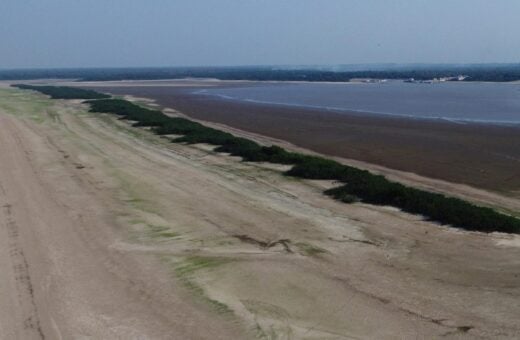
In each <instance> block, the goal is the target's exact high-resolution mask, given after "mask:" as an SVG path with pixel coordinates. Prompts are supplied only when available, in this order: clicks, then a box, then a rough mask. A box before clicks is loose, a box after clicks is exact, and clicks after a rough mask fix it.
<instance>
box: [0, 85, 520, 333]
mask: <svg viewBox="0 0 520 340" xmlns="http://www.w3.org/2000/svg"><path fill="white" fill-rule="evenodd" d="M85 109H86V108H85V107H84V106H82V105H81V104H78V103H77V102H70V101H69V102H63V101H49V100H47V99H43V96H39V95H30V94H28V93H27V92H21V91H13V90H5V89H2V90H0V185H1V187H0V205H1V206H3V208H2V210H0V270H1V272H2V273H3V277H4V278H5V279H4V280H2V281H0V338H6V339H16V338H18V339H38V338H42V335H43V336H45V338H46V339H59V338H63V339H70V338H82V337H91V338H96V339H118V338H124V339H137V338H146V339H148V338H150V339H172V338H174V339H218V338H220V339H242V338H254V337H264V338H279V339H289V338H292V339H302V338H307V339H317V338H320V339H344V338H347V339H349V338H369V339H415V338H424V339H431V338H439V337H441V336H444V337H446V338H448V339H449V338H455V339H464V338H468V339H469V338H475V337H482V338H490V339H491V338H493V339H496V338H518V337H519V336H520V326H519V325H518V315H520V303H519V302H520V288H519V285H518V282H519V280H520V269H519V268H520V263H519V260H518V259H519V258H520V248H518V247H511V246H509V245H506V244H503V241H501V240H506V239H509V238H508V237H506V236H504V235H485V234H480V233H470V232H463V231H459V230H454V229H451V228H448V227H441V226H437V225H435V224H433V223H430V222H427V221H423V220H421V218H420V217H418V216H413V215H409V214H405V213H402V212H399V211H398V210H397V209H393V208H387V207H375V206H371V205H366V204H352V205H346V204H342V203H339V202H336V201H334V200H332V199H330V198H328V197H326V196H324V195H322V194H321V191H322V189H323V188H325V187H330V186H331V184H332V183H329V182H325V181H302V180H296V179H291V178H286V177H284V176H282V175H281V171H282V170H283V167H280V168H276V167H272V166H264V165H262V164H249V163H242V162H239V160H238V159H237V158H236V157H229V156H225V155H220V154H215V153H213V152H212V151H211V148H210V147H208V146H199V145H195V146H184V145H178V144H172V143H169V142H168V141H167V139H165V138H160V137H157V136H153V135H151V134H150V133H149V132H148V131H146V130H144V129H134V128H130V127H128V125H127V124H126V123H124V122H121V121H116V120H114V118H113V117H110V116H108V115H92V114H87V113H82V112H84V111H85ZM395 176H397V177H399V175H398V174H397V173H396V175H395ZM410 180H414V178H411V179H410ZM452 188H453V189H454V190H455V191H457V190H458V188H461V187H460V186H457V185H453V187H452ZM479 192H483V191H479ZM464 194H465V195H471V192H465V193H464ZM485 199H491V198H489V197H486V198H485ZM238 235H240V236H241V237H240V238H238V237H235V236H238ZM255 240H256V241H255ZM280 240H281V242H276V241H280ZM501 242H502V243H501ZM263 245H266V246H263Z"/></svg>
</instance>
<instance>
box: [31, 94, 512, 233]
mask: <svg viewBox="0 0 520 340" xmlns="http://www.w3.org/2000/svg"><path fill="white" fill-rule="evenodd" d="M32 89H37V88H35V87H33V88H32ZM84 95H85V94H84V93H83V94H78V97H77V98H78V99H84ZM85 103H87V104H89V105H90V111H91V112H101V113H111V114H116V115H118V116H120V117H121V119H125V120H130V121H133V122H134V123H133V126H143V127H151V128H152V131H153V132H155V133H156V134H159V135H170V134H172V135H181V137H178V138H174V139H173V142H177V143H190V144H191V143H208V144H212V145H216V146H217V148H216V149H215V151H216V152H225V153H230V154H231V155H234V156H240V157H242V159H243V160H245V161H250V162H270V163H277V164H288V165H293V167H292V168H291V169H290V170H289V171H287V172H286V173H285V174H286V175H288V176H294V177H298V178H305V179H326V180H336V181H338V182H341V183H343V184H342V185H341V186H340V187H337V188H333V189H330V190H327V191H325V194H327V195H329V196H332V197H334V198H336V199H338V200H341V201H343V202H347V203H350V202H356V201H361V202H366V203H370V204H377V205H390V206H394V207H397V208H400V209H402V210H404V211H406V212H410V213H414V214H420V215H423V216H424V217H425V218H427V219H429V220H432V221H435V222H439V223H442V224H449V225H451V226H453V227H457V228H462V229H466V230H474V231H482V232H493V231H500V232H507V233H520V219H517V218H515V217H512V216H509V215H505V214H502V213H499V212H497V211H495V210H493V209H491V208H488V207H481V206H477V205H474V204H472V203H469V202H467V201H464V200H461V199H458V198H453V197H447V196H445V195H442V194H437V193H432V192H428V191H425V190H420V189H416V188H412V187H408V186H405V185H402V184H400V183H396V182H392V181H389V180H388V179H386V178H385V177H384V176H381V175H375V174H372V173H370V172H369V171H366V170H361V169H357V168H354V167H351V166H347V165H343V164H341V163H338V162H336V161H333V160H330V159H326V158H322V157H317V156H310V155H304V154H301V153H295V152H289V151H287V150H285V149H283V148H281V147H278V146H262V145H259V144H258V143H256V142H254V141H252V140H249V139H246V138H241V137H236V136H234V135H232V134H230V133H227V132H224V131H221V130H217V129H213V128H210V127H207V126H204V125H202V124H200V123H198V122H194V121H192V120H189V119H186V118H181V117H169V116H167V115H165V114H164V113H162V112H161V111H158V110H151V109H147V108H143V107H141V106H138V105H136V104H134V103H132V102H129V101H126V100H122V99H100V100H88V101H85Z"/></svg>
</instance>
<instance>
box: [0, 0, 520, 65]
mask: <svg viewBox="0 0 520 340" xmlns="http://www.w3.org/2000/svg"><path fill="white" fill-rule="evenodd" d="M519 14H520V0H0V69H8V68H49V67H51V68H56V67H58V68H59V67H132V66H224V65H314V64H319V65H335V64H358V63H363V64H365V63H487V62H520V20H518V17H519Z"/></svg>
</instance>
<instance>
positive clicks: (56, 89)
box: [13, 84, 110, 99]
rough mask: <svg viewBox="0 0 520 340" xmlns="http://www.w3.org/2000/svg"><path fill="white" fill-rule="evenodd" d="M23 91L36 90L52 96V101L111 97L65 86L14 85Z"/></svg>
mask: <svg viewBox="0 0 520 340" xmlns="http://www.w3.org/2000/svg"><path fill="white" fill-rule="evenodd" d="M13 86H14V87H17V88H19V89H22V90H34V91H38V92H41V93H43V94H46V95H49V96H51V98H52V99H102V98H110V96H109V95H107V94H103V93H99V92H96V91H92V90H83V89H77V88H73V87H65V86H33V85H25V84H16V85H13Z"/></svg>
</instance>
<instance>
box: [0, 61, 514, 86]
mask: <svg viewBox="0 0 520 340" xmlns="http://www.w3.org/2000/svg"><path fill="white" fill-rule="evenodd" d="M461 74H464V75H467V76H468V78H467V79H465V80H466V81H497V82H504V81H514V80H520V64H483V65H423V66H413V65H412V66H409V67H401V68H391V67H388V68H386V69H385V68H380V69H378V70H370V69H368V70H358V71H352V70H344V71H331V70H327V69H315V68H310V67H309V68H300V69H284V68H275V67H265V66H264V67H262V66H255V67H161V68H159V67H156V68H97V69H96V68H94V69H47V70H45V69H38V70H0V79H7V80H9V79H42V78H68V79H71V78H75V79H81V80H89V81H91V80H92V81H99V80H133V79H135V80H143V79H180V78H217V79H222V80H273V81H299V80H304V81H330V82H344V81H349V80H350V79H352V78H375V79H409V78H415V79H418V80H427V79H433V78H442V77H455V76H458V75H461Z"/></svg>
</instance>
